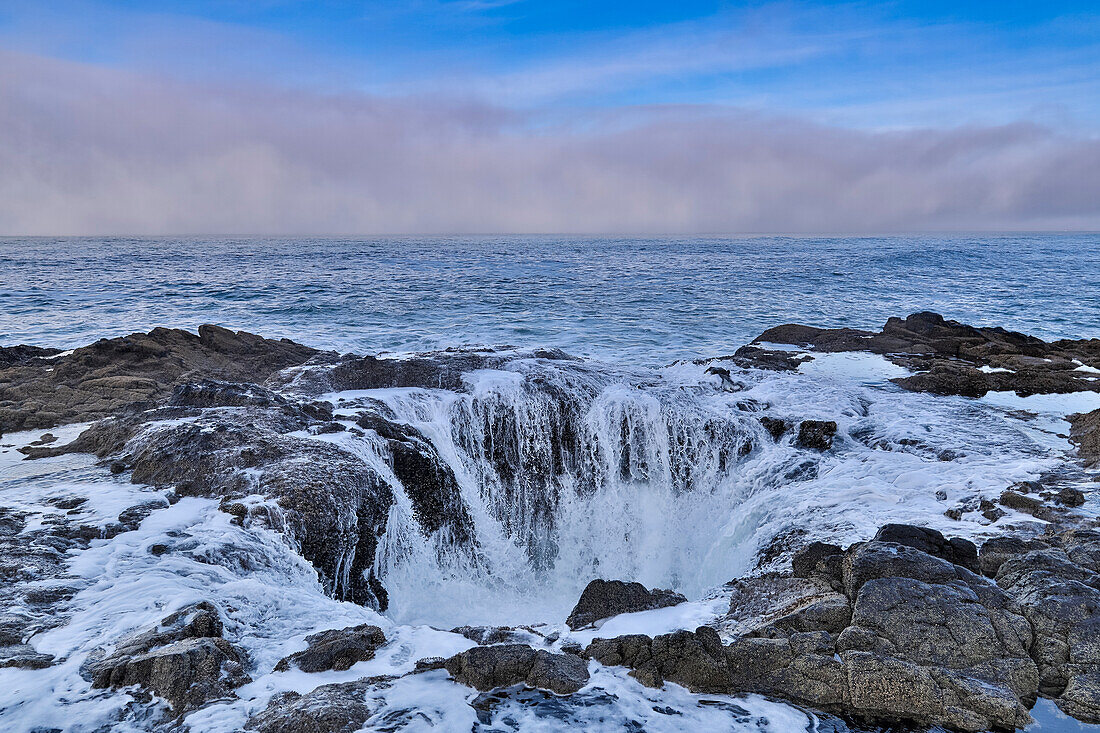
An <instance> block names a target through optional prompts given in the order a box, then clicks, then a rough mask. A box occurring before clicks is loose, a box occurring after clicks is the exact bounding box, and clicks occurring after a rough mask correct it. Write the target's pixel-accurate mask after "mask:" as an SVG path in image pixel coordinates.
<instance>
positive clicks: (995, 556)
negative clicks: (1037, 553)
mask: <svg viewBox="0 0 1100 733" xmlns="http://www.w3.org/2000/svg"><path fill="white" fill-rule="evenodd" d="M1049 547H1050V545H1049V544H1048V543H1047V542H1044V541H1043V540H1040V539H1024V538H1021V537H1013V536H1008V535H1006V536H1004V537H994V538H993V539H990V540H987V541H986V542H984V543H982V549H981V553H980V554H979V556H978V561H979V565H980V567H981V571H982V573H983V574H984V575H987V576H989V577H991V578H992V577H994V576H996V575H997V571H998V570H1000V568H1001V565H1002V564H1003V563H1004V561H1005V560H1008V559H1009V558H1012V557H1016V556H1017V555H1024V554H1027V553H1029V552H1031V551H1033V550H1045V549H1047V548H1049Z"/></svg>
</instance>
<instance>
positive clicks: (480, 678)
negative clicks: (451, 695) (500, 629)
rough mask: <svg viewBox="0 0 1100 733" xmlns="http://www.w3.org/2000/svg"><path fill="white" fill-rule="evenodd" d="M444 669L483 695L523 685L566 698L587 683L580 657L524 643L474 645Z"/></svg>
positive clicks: (449, 662) (458, 680)
mask: <svg viewBox="0 0 1100 733" xmlns="http://www.w3.org/2000/svg"><path fill="white" fill-rule="evenodd" d="M444 666H445V667H446V669H447V671H448V672H449V673H450V674H451V676H452V677H453V678H454V679H455V681H457V682H460V683H462V684H464V685H468V686H470V687H473V688H474V689H476V690H480V691H482V692H485V691H487V690H491V689H493V688H495V687H508V686H510V685H515V684H518V683H520V682H523V683H525V684H527V686H529V687H539V688H542V689H547V690H550V691H551V692H556V693H558V694H559V695H567V694H569V693H572V692H576V691H577V690H579V689H580V688H582V687H584V686H585V685H586V684H588V668H587V666H586V665H585V663H584V660H583V659H581V658H580V657H578V656H576V655H573V654H552V653H550V652H548V651H545V650H543V649H540V650H538V651H536V650H534V649H532V648H531V647H529V646H527V645H525V644H495V645H492V646H476V647H474V648H472V649H467V650H466V651H464V652H461V653H459V654H456V655H454V656H453V657H451V658H449V659H447V660H446V662H445V663H444Z"/></svg>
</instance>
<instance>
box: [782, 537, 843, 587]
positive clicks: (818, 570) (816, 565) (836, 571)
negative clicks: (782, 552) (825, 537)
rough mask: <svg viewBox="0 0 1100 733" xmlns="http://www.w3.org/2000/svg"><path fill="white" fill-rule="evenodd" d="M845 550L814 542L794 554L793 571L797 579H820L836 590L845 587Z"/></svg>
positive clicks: (825, 543)
mask: <svg viewBox="0 0 1100 733" xmlns="http://www.w3.org/2000/svg"><path fill="white" fill-rule="evenodd" d="M843 561H844V550H842V549H841V548H840V547H839V546H837V545H832V544H829V543H827V542H812V543H810V544H809V545H807V546H806V547H804V548H802V549H801V550H799V551H798V552H796V553H795V554H794V557H793V558H792V559H791V570H792V572H793V573H794V576H795V577H796V578H818V579H820V580H823V581H825V582H826V583H828V584H829V585H830V586H831V587H832V588H834V589H835V590H840V589H841V588H843V587H844V567H843Z"/></svg>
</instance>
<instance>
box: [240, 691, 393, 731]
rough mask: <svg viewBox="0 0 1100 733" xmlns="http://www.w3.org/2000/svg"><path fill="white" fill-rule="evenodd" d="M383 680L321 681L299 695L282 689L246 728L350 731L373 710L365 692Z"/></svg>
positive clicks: (361, 723)
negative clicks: (320, 683)
mask: <svg viewBox="0 0 1100 733" xmlns="http://www.w3.org/2000/svg"><path fill="white" fill-rule="evenodd" d="M379 684H384V680H382V679H379V678H367V679H363V680H356V681H355V682H342V683H339V684H333V685H322V686H321V687H318V688H317V689H315V690H313V691H312V692H310V693H308V694H305V695H302V694H300V693H297V692H284V693H281V694H279V695H276V696H274V697H273V698H271V701H270V702H269V703H268V705H267V708H265V709H264V710H263V711H262V712H260V713H257V714H256V715H253V716H252V717H251V718H249V719H248V722H247V723H246V725H245V728H246V730H254V731H257V732H258V733H354V732H355V731H358V730H360V729H361V728H362V727H363V725H364V724H365V723H366V722H367V719H368V718H370V716H371V714H372V713H373V712H374V711H373V709H372V707H371V706H370V704H369V703H368V702H367V693H368V692H369V691H370V690H371V689H372V688H374V687H377V686H379Z"/></svg>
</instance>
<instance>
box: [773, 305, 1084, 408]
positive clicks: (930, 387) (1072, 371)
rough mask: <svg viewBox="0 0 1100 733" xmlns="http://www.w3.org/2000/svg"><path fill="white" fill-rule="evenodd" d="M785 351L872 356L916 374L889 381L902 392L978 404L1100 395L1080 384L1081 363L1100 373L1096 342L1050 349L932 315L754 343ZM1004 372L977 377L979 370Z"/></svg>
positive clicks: (776, 332) (808, 330) (780, 330)
mask: <svg viewBox="0 0 1100 733" xmlns="http://www.w3.org/2000/svg"><path fill="white" fill-rule="evenodd" d="M763 342H770V343H784V344H797V345H800V346H804V347H807V346H809V347H813V348H814V349H815V350H817V351H825V352H837V351H869V352H872V353H876V354H883V355H885V356H887V358H889V359H891V360H892V361H894V362H895V363H898V364H901V365H902V366H905V367H907V368H909V369H912V370H915V371H918V373H917V374H914V375H912V376H908V377H901V378H897V379H894V380H893V381H894V382H895V383H896V384H898V385H900V386H901V387H904V388H905V389H909V390H914V391H923V392H932V393H935V394H944V395H963V396H968V397H980V396H982V395H984V394H985V393H986V392H988V391H990V390H996V391H1008V390H1010V391H1015V392H1016V393H1017V394H1019V395H1021V396H1027V395H1031V394H1050V393H1068V392H1077V391H1083V390H1091V391H1100V383H1097V382H1092V381H1090V380H1087V379H1082V377H1083V376H1085V375H1084V374H1083V373H1082V372H1079V371H1076V368H1077V366H1078V363H1083V364H1086V365H1089V366H1094V367H1095V366H1097V365H1100V340H1097V339H1091V340H1079V341H1072V340H1066V339H1063V340H1060V341H1054V342H1050V343H1047V342H1045V341H1042V340H1041V339H1038V338H1035V337H1033V336H1027V335H1025V334H1022V333H1016V332H1013V331H1007V330H1005V329H1003V328H975V327H973V326H968V325H966V324H963V323H959V322H957V321H950V320H946V319H944V318H943V317H942V316H940V315H939V314H937V313H931V312H927V311H925V312H920V313H914V314H912V315H910V316H908V317H906V318H904V319H902V318H890V319H889V320H888V321H887V322H886V324H885V325H884V326H883V328H882V331H881V332H879V333H875V332H871V331H862V330H858V329H852V328H832V329H823V328H814V327H811V326H802V325H797V324H787V325H783V326H778V327H776V328H771V329H768V330H767V331H765V332H764V333H762V334H761V335H760V336H759V337H758V338H757V339H756V340H755V341H754V342H753V343H754V344H755V343H763ZM983 366H984V367H995V368H997V369H999V370H1001V371H994V372H989V371H982V370H981V369H980V367H983Z"/></svg>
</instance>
